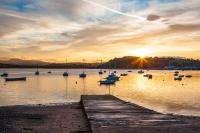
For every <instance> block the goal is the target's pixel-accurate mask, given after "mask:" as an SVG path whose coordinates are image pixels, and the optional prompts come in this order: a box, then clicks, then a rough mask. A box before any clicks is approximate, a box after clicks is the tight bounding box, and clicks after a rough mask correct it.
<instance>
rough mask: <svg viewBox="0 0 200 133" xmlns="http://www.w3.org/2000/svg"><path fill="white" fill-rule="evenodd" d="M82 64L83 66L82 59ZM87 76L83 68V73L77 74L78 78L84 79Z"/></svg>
mask: <svg viewBox="0 0 200 133" xmlns="http://www.w3.org/2000/svg"><path fill="white" fill-rule="evenodd" d="M83 64H84V59H83ZM86 76H87V75H86V74H85V72H84V68H83V72H82V73H81V74H79V77H80V78H85V77H86Z"/></svg>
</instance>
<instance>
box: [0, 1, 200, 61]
mask: <svg viewBox="0 0 200 133" xmlns="http://www.w3.org/2000/svg"><path fill="white" fill-rule="evenodd" d="M135 55H136V56H181V57H188V58H196V59H200V0H0V58H22V59H39V60H46V61H56V62H61V61H64V60H65V58H66V57H68V60H70V61H81V60H82V58H85V59H86V60H87V61H95V60H97V59H103V60H108V59H111V58H114V57H122V56H135Z"/></svg>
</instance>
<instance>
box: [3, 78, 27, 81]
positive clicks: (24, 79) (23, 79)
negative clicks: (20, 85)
mask: <svg viewBox="0 0 200 133" xmlns="http://www.w3.org/2000/svg"><path fill="white" fill-rule="evenodd" d="M5 81H26V77H18V78H5Z"/></svg>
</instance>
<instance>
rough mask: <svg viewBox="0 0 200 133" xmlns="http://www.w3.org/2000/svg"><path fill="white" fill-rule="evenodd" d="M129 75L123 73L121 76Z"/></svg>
mask: <svg viewBox="0 0 200 133" xmlns="http://www.w3.org/2000/svg"><path fill="white" fill-rule="evenodd" d="M127 75H128V74H127V73H122V74H121V75H120V76H127Z"/></svg>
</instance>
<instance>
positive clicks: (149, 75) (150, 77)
mask: <svg viewBox="0 0 200 133" xmlns="http://www.w3.org/2000/svg"><path fill="white" fill-rule="evenodd" d="M143 76H144V77H147V78H149V79H152V78H153V75H152V74H145V75H143Z"/></svg>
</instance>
